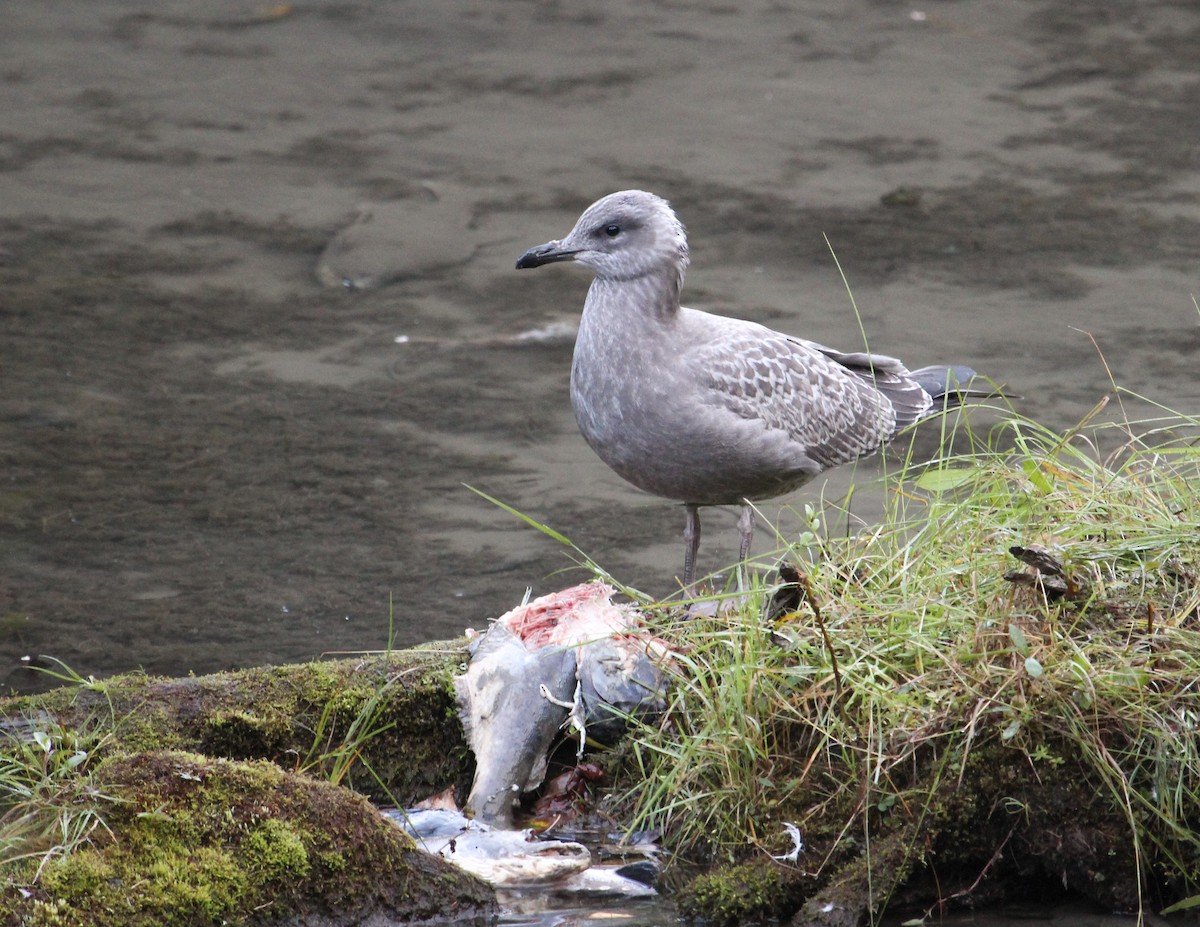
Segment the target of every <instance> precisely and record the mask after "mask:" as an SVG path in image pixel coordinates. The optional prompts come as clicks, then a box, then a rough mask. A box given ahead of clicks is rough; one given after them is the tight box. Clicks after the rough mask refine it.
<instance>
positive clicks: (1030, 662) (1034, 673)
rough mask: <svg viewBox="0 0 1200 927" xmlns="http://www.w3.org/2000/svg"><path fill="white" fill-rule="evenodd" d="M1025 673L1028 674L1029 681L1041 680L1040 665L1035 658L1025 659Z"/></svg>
mask: <svg viewBox="0 0 1200 927" xmlns="http://www.w3.org/2000/svg"><path fill="white" fill-rule="evenodd" d="M1025 672H1027V673H1028V674H1029V676H1030V678H1031V679H1041V678H1042V664H1041V663H1039V662H1038V661H1037V658H1036V657H1026V658H1025Z"/></svg>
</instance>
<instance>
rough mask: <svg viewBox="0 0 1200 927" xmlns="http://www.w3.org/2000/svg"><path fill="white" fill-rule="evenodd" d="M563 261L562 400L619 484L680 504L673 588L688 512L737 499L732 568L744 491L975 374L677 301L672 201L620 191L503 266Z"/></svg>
mask: <svg viewBox="0 0 1200 927" xmlns="http://www.w3.org/2000/svg"><path fill="white" fill-rule="evenodd" d="M561 261H572V262H574V263H576V264H580V265H583V266H584V267H586V268H588V269H589V270H590V271H591V272H592V273H593V274H594V276H595V278H594V279H593V281H592V284H591V287H590V288H589V289H588V294H587V299H586V301H585V302H584V305H583V317H582V319H581V320H580V324H579V334H578V336H577V337H576V341H575V354H574V358H573V360H572V363H571V406H572V408H573V409H574V411H575V419H576V421H577V422H578V423H579V429H580V431H581V432H582V433H583V437H584V438H585V439H586V441H587V443H588V444H589V445H590V446H591V448H592V450H594V451H595V452H596V454H597V455H599V457H600V459H601V460H603V461H604V462H605V463H606V464H608V466H609V467H611V468H612V469H613V470H615V471H616V472H617V473H618V474H619V475H620V476H622V477H623V478H624V479H626V480H628V481H629V482H630V483H632V484H633V485H634V486H637V487H638V488H640V489H643V490H645V491H647V492H650V493H653V494H654V495H657V496H663V497H665V498H667V499H674V500H677V501H679V502H682V503H683V504H684V509H685V512H686V515H687V521H686V524H685V527H684V561H683V586H684V588H685V589H686V590H687V591H688V592H691V591H693V589H694V585H693V584H694V580H695V567H696V553H697V551H698V550H699V547H700V511H699V510H700V507H701V506H707V505H740V506H741V514H740V517H739V518H738V531H739V535H740V542H741V544H740V554H741V557H740V562H743V563H744V562H745V561H746V558H747V557H748V556H749V553H750V544H751V541H752V540H753V537H754V509H753V503H754V502H755V501H759V500H763V499H770V498H773V497H775V496H780V495H783V494H784V493H788V492H791V491H792V490H794V489H797V488H798V487H800V486H803V485H804V484H805V483H807V482H809V481H810V480H812V479H813V478H814V477H816V476H817V475H818V474H819V473H821V472H823V471H825V470H828V469H830V468H831V467H835V466H838V465H839V464H844V463H849V462H850V461H853V460H857V459H858V458H859V457H863V456H865V455H868V454H872V453H874V452H876V451H878V450H879V449H880V447H882V446H883V445H884V444H885V443H886V442H887V441H888V440H889V439H890V438H892V437H893V436H894V435H895V434H896V433H897V432H898V431H900V430H901V429H903V428H905V427H907V426H909V425H911V424H913V423H914V422H917V421H919V420H920V419H922V418H925V417H927V416H929V415H933V414H935V413H937V412H940V411H941V410H942V409H943V408H944V407H945V406H947V405H957V404H958V402H959V401H960V400H961V399H962V398H963V396H964V395H967V394H969V393H970V392H971V391H969V390H960V389H959V387H958V384H959V383H963V384H965V383H967V382H968V381H969V380H970V379H971V378H972V377H974V376H975V371H973V370H972V369H970V368H969V367H963V366H933V367H922V368H921V369H919V370H914V371H909V370H908V369H907V368H906V367H905V366H904V364H903V363H901V362H900V361H899V360H897V359H896V358H894V357H888V356H886V355H883V354H869V353H866V352H849V353H847V352H843V351H838V350H835V349H833V348H829V347H826V346H824V345H821V344H817V343H816V342H814V341H806V340H804V339H803V338H797V337H794V336H792V335H786V334H783V333H781V332H777V331H773V330H771V329H769V328H767V327H765V326H763V325H759V324H757V323H755V322H749V321H745V320H742V319H736V318H729V317H726V316H722V315H714V314H712V313H709V312H703V311H700V310H698V309H688V308H686V307H684V306H681V305H680V302H679V298H680V292H681V290H682V288H683V278H684V274H685V273H686V271H687V267H688V244H687V233H686V231H685V229H684V226H683V223H681V222H680V221H679V219H678V218H677V217H676V215H675V212H674V211H673V210H672V209H671V205H670V204H669V203H668V202H667V201H666V200H665V199H663V198H662V197H660V196H656V195H655V194H653V193H647V192H645V191H643V190H624V191H621V192H619V193H612V194H609V195H608V196H605V197H603V198H602V199H600V200H597V201H596V202H595V203H593V204H592V205H591V206H589V207H588V208H587V209H585V210H584V211H583V214H582V215H581V216H580V217H579V221H578V222H576V223H575V227H574V228H573V229H571V231H570V232H569V233H568V234H567V236H566V237H565V238H562V239H558V240H555V241H549V242H547V243H546V244H544V245H537V246H536V247H533V248H530V249H529V250H528V251H526V252H525V253H524V254H522V255H521V257H520V258H519V259H518V261H517V269H518V270H521V269H524V268H529V267H540V266H542V265H543V264H554V263H558V262H561Z"/></svg>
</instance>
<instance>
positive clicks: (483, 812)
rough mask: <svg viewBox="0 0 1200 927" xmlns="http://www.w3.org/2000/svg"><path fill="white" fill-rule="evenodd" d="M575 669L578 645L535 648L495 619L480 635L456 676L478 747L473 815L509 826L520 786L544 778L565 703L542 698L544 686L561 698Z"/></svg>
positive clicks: (472, 742)
mask: <svg viewBox="0 0 1200 927" xmlns="http://www.w3.org/2000/svg"><path fill="white" fill-rule="evenodd" d="M575 673H576V655H575V650H574V648H572V647H543V648H540V649H538V650H535V651H532V652H531V651H529V650H527V649H526V648H525V645H524V644H522V642H521V640H520V639H519V638H518V637H517V636H516V635H514V634H513V633H512V632H511V631H510V630H509V629H508V628H507V627H506V626H505V625H503V624H501V623H500V622H497V623H495V624H493V625H492V626H491V627H490V628H489V629H488V632H487V634H486V635H484V638H483V640H481V641H480V643H479V647H478V649H477V650H476V651H475V655H474V656H473V657H472V658H471V664H470V667H469V668H468V670H467V672H466V673H464V674H463V675H461V676H455V677H454V687H455V691H456V693H457V696H458V703H459V706H460V709H461V710H460V712H459V716H460V717H461V718H462V722H463V728H464V730H465V731H466V735H467V743H468V745H469V746H470V747H471V750H472V752H473V753H474V754H475V781H474V783H473V785H472V787H471V794H470V796H468V798H467V804H466V807H467V808H468V810H469V812H470V813H473V814H474V816H475V819H476V820H478V821H482V822H484V823H487V824H492V825H494V826H497V827H511V826H512V815H513V808H514V806H515V805H516V804H517V803H518V802H519V800H520V797H521V793H522V792H527V791H529V790H531V789H535V788H537V787H538V786H539V785H541V783H542V780H543V779H544V778H545V775H546V762H547V755H548V752H549V750H550V746H551V744H552V743H553V742H554V739H555V738H556V737H557V736H558V734H559V730H560V728H561V727H562V725H563V723H564V722H565V721H566V719H567V710H566V709H565V708H562V707H560V706H558V705H555V704H554V703H552V702H550V701H549V700H548V699H546V698H544V697H543V696H542V695H541V692H540V687H541V686H542V685H545V686H546V687H547V688H548V689H549V690H550V691H551V692H552V693H554V694H555V695H556V696H559V697H561V693H564V692H565V693H566V696H565V697H566V698H567V699H569V698H570V697H571V694H572V693H573V692H574V691H575ZM514 786H515V788H514Z"/></svg>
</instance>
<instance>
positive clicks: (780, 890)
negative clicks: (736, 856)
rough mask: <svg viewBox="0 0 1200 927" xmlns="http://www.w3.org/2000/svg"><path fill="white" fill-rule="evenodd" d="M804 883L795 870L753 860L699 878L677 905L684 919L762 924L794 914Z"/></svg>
mask: <svg viewBox="0 0 1200 927" xmlns="http://www.w3.org/2000/svg"><path fill="white" fill-rule="evenodd" d="M805 882H806V880H805V879H804V877H803V876H801V875H800V874H799V872H798V871H797V870H795V869H791V868H789V867H785V866H780V865H778V864H776V863H775V862H773V861H770V860H753V861H751V862H748V863H742V864H740V865H736V866H729V867H726V868H724V869H719V870H716V871H714V872H711V873H708V874H706V875H701V876H698V877H697V878H695V879H693V880H692V882H691V883H690V884H689V885H687V886H686V887H685V888H684V889H683V890H682V891H681V892H680V893H679V895H678V896H677V898H676V903H677V905H678V907H679V913H680V914H682V915H683V916H684V917H686V918H691V919H699V920H703V921H704V922H706V923H711V924H713V925H733V924H742V923H747V922H761V921H767V920H772V919H775V918H778V917H781V916H783V915H784V914H787V913H789V912H791V911H794V910H795V909H796V907H797V904H798V901H799V899H800V898H802V897H803V892H804V890H805Z"/></svg>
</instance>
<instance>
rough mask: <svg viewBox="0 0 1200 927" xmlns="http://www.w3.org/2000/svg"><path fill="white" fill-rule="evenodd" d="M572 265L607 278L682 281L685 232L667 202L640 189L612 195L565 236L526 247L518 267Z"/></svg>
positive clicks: (585, 213)
mask: <svg viewBox="0 0 1200 927" xmlns="http://www.w3.org/2000/svg"><path fill="white" fill-rule="evenodd" d="M557 261H574V262H576V263H577V264H583V265H585V266H587V267H590V268H591V269H592V270H593V271H595V273H596V276H597V277H600V278H604V279H608V280H634V279H637V278H639V277H644V276H646V275H648V274H671V275H674V276H676V277H677V278H678V280H679V281H680V282H681V283H682V281H683V274H684V271H685V270H687V265H688V246H687V233H686V232H685V231H684V228H683V223H682V222H680V221H679V219H677V218H676V216H675V213H674V211H672V209H671V204H670V203H668V202H667V201H666V200H664V199H663V198H662V197H661V196H655V195H654V194H653V193H646V192H645V191H644V190H622V191H621V192H620V193H610V194H609V195H608V196H606V197H604V198H603V199H600V200H597V201H596V202H594V203H592V205H591V206H589V207H588V208H587V209H585V210H584V211H583V215H582V216H580V217H579V221H578V222H576V223H575V228H573V229H571V231H570V233H569V234H568V235H567V237H566V238H563V239H560V240H558V241H548V242H546V244H544V245H538V246H537V247H536V248H530V249H529V250H528V251H526V252H525V253H524V254H522V255H521V257H520V259H519V260H518V261H517V269H518V270H522V269H524V268H526V267H540V266H541V265H542V264H553V263H555V262H557Z"/></svg>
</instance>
